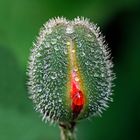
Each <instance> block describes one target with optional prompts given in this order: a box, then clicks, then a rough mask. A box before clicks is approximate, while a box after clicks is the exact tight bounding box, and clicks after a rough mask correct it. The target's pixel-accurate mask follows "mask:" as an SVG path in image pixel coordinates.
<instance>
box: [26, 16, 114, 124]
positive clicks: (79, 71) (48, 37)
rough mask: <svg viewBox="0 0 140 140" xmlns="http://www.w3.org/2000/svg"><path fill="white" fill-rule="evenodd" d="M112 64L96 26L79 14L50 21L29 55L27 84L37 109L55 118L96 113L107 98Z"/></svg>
mask: <svg viewBox="0 0 140 140" xmlns="http://www.w3.org/2000/svg"><path fill="white" fill-rule="evenodd" d="M112 67H113V65H112V62H111V60H110V53H109V51H108V48H107V45H105V43H104V40H103V37H102V35H101V33H100V31H99V27H97V26H96V25H94V24H93V23H90V22H89V20H88V19H85V18H83V17H81V18H79V17H77V18H75V19H74V20H73V21H69V20H66V19H65V18H59V17H58V18H54V19H51V20H49V21H48V22H47V23H46V24H44V26H43V28H42V29H41V31H40V34H39V37H38V38H37V41H36V43H34V45H33V48H32V49H31V54H30V58H29V66H28V76H29V81H28V85H29V86H28V87H29V93H30V98H31V99H32V100H33V102H34V105H35V109H36V111H38V112H40V113H41V115H42V119H43V120H45V121H50V122H59V123H60V122H71V121H77V120H80V119H84V118H89V117H93V116H96V115H101V113H102V111H103V110H104V109H105V108H107V107H108V103H109V101H112V98H111V95H112V87H113V85H112V81H113V79H114V77H115V76H114V73H113V72H112Z"/></svg>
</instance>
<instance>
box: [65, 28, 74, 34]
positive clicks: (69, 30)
mask: <svg viewBox="0 0 140 140" xmlns="http://www.w3.org/2000/svg"><path fill="white" fill-rule="evenodd" d="M73 32H74V29H73V27H72V26H68V27H67V28H66V33H67V34H72V33H73Z"/></svg>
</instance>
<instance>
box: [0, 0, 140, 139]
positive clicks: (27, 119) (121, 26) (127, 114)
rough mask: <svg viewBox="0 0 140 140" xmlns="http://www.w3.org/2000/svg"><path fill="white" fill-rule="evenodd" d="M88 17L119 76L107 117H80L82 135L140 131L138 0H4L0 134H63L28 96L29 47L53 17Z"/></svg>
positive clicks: (0, 9)
mask: <svg viewBox="0 0 140 140" xmlns="http://www.w3.org/2000/svg"><path fill="white" fill-rule="evenodd" d="M56 16H64V17H66V18H68V19H73V18H74V17H76V16H84V17H87V18H90V19H91V21H94V22H95V23H97V24H98V25H99V26H100V27H101V31H102V32H103V34H104V35H105V36H106V40H107V42H108V44H109V47H110V48H111V50H112V57H113V61H114V64H115V67H114V71H115V72H116V76H117V79H116V80H115V84H116V87H115V88H114V96H113V98H114V102H113V103H111V104H110V108H109V109H108V110H107V111H105V112H104V114H103V117H102V118H100V117H97V118H94V119H92V120H90V121H88V120H83V121H81V122H79V123H78V130H77V137H78V140H105V139H107V140H121V139H122V140H132V139H133V140H136V139H139V138H140V137H139V136H140V134H139V133H140V88H139V87H140V2H139V0H114V1H113V0H0V140H59V129H58V127H57V125H55V126H50V125H49V124H44V122H42V121H41V118H40V117H39V114H38V113H36V112H35V111H34V110H33V105H32V102H31V101H30V100H29V99H28V93H27V87H26V83H27V77H26V67H27V60H28V56H29V50H30V48H31V47H32V42H33V41H34V40H35V38H36V36H37V34H38V31H39V29H40V27H41V26H42V24H43V23H45V22H46V21H47V20H48V19H49V18H52V17H56Z"/></svg>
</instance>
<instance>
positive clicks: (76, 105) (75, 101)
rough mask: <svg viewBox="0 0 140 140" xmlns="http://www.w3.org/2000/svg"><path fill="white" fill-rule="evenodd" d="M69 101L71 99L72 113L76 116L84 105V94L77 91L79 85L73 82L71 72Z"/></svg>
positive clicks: (73, 78)
mask: <svg viewBox="0 0 140 140" xmlns="http://www.w3.org/2000/svg"><path fill="white" fill-rule="evenodd" d="M71 82H72V83H71V86H72V89H71V99H72V105H71V108H72V111H73V113H74V114H75V115H76V116H77V115H78V114H79V113H80V111H81V110H82V108H83V105H84V94H83V93H82V91H81V90H80V89H79V83H78V81H76V80H75V72H72V81H71Z"/></svg>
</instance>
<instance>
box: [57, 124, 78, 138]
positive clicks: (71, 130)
mask: <svg viewBox="0 0 140 140" xmlns="http://www.w3.org/2000/svg"><path fill="white" fill-rule="evenodd" d="M59 126H60V130H61V140H76V136H75V126H76V123H75V122H70V123H60V124H59Z"/></svg>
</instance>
